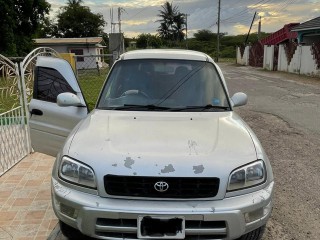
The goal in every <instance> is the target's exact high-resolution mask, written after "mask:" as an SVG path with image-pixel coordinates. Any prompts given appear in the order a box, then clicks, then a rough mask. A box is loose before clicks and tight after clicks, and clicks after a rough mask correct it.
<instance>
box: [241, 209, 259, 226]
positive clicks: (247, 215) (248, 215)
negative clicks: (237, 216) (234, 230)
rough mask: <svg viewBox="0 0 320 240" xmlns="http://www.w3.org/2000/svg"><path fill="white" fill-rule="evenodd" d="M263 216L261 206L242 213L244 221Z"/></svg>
mask: <svg viewBox="0 0 320 240" xmlns="http://www.w3.org/2000/svg"><path fill="white" fill-rule="evenodd" d="M262 217H263V208H259V209H257V210H255V211H252V212H248V213H245V214H244V218H245V220H246V223H250V222H253V221H255V220H258V219H260V218H262Z"/></svg>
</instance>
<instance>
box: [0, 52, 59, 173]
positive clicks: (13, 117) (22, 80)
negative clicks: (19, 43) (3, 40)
mask: <svg viewBox="0 0 320 240" xmlns="http://www.w3.org/2000/svg"><path fill="white" fill-rule="evenodd" d="M44 55H45V56H58V54H57V53H56V52H55V51H54V50H53V49H50V48H37V49H35V50H34V51H32V52H31V53H30V54H29V55H28V56H27V57H26V58H24V60H23V61H22V62H21V63H20V68H19V66H18V64H17V63H15V64H14V63H13V62H12V61H10V60H9V59H8V58H6V57H5V56H2V55H0V100H1V101H0V176H1V175H3V174H4V173H5V172H6V171H8V170H9V169H10V168H11V167H13V166H14V165H15V164H16V163H18V162H19V161H20V160H21V159H22V158H24V157H25V156H26V155H27V154H28V153H30V152H31V142H30V134H29V127H28V116H29V111H28V102H29V100H30V99H31V96H32V92H33V80H34V73H33V68H34V66H35V63H36V59H37V57H38V56H44Z"/></svg>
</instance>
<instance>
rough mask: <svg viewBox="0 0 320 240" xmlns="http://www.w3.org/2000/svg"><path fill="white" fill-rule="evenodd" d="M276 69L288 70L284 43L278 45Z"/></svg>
mask: <svg viewBox="0 0 320 240" xmlns="http://www.w3.org/2000/svg"><path fill="white" fill-rule="evenodd" d="M278 71H283V72H288V60H287V55H286V51H285V50H284V45H279V55H278Z"/></svg>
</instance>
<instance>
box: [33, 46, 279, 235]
mask: <svg viewBox="0 0 320 240" xmlns="http://www.w3.org/2000/svg"><path fill="white" fill-rule="evenodd" d="M35 73H36V78H35V89H34V98H33V99H32V101H31V103H30V112H31V114H32V115H31V118H30V128H31V138H32V143H33V147H34V149H35V150H36V151H39V152H43V153H46V154H50V155H54V156H57V158H56V161H55V164H54V167H53V171H52V204H53V209H54V211H55V213H56V215H57V217H58V219H59V221H60V227H61V230H62V232H63V234H64V235H66V236H67V237H68V238H70V239H80V238H84V239H85V236H90V237H94V238H97V239H113V240H114V239H192V240H195V239H206V240H209V239H260V238H261V237H262V234H263V230H264V227H265V225H266V223H267V220H268V218H269V216H270V213H271V209H272V195H273V187H274V181H273V174H272V169H271V166H270V162H269V160H268V157H267V156H266V154H265V152H264V151H263V149H262V147H261V144H260V143H259V141H258V139H257V137H256V136H255V134H254V133H253V132H252V130H251V129H250V128H249V127H248V126H247V125H246V124H245V123H244V121H243V120H242V119H241V118H240V117H239V116H238V115H237V114H236V113H235V112H234V111H233V108H234V107H236V106H241V105H244V104H246V102H247V96H246V95H245V94H244V93H236V94H234V95H233V96H232V97H229V94H228V89H227V86H226V83H225V80H224V77H223V74H222V72H221V70H220V68H219V67H218V66H217V65H216V64H215V63H214V61H213V60H212V59H211V58H210V57H209V56H207V55H206V54H204V53H199V52H193V51H186V50H183V51H179V50H143V51H132V52H128V53H125V54H123V55H121V56H120V58H119V59H118V61H116V62H115V64H114V65H113V67H112V69H111V70H110V73H109V75H108V77H107V79H106V82H105V84H104V87H103V89H102V91H101V94H100V97H99V100H98V102H97V104H96V108H95V109H94V110H93V111H92V112H90V113H88V109H87V107H86V102H85V99H84V97H83V95H82V93H81V90H80V88H79V85H78V83H77V80H76V78H75V76H74V74H73V71H72V68H71V67H70V65H69V64H68V63H67V62H66V61H64V60H62V59H56V58H50V57H38V61H37V65H36V69H35Z"/></svg>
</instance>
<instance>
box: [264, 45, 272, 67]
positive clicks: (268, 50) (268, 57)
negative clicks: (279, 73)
mask: <svg viewBox="0 0 320 240" xmlns="http://www.w3.org/2000/svg"><path fill="white" fill-rule="evenodd" d="M263 54H264V56H263V68H264V69H267V70H270V71H273V61H274V46H267V45H264V53H263Z"/></svg>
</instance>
